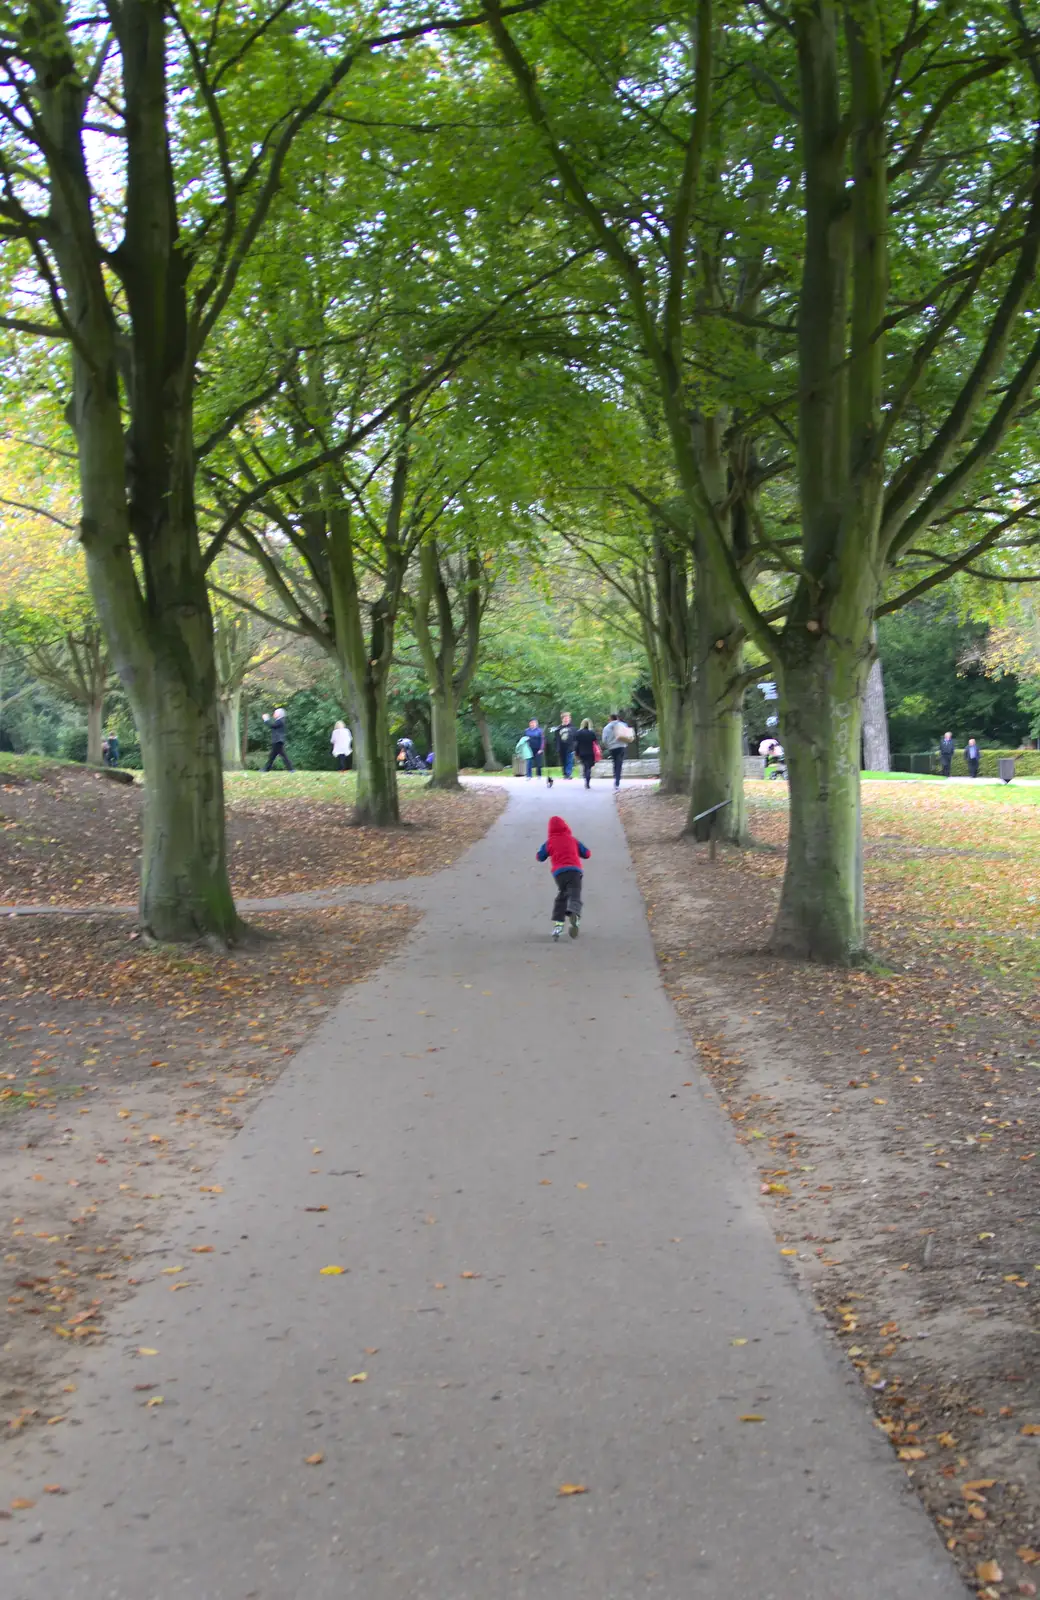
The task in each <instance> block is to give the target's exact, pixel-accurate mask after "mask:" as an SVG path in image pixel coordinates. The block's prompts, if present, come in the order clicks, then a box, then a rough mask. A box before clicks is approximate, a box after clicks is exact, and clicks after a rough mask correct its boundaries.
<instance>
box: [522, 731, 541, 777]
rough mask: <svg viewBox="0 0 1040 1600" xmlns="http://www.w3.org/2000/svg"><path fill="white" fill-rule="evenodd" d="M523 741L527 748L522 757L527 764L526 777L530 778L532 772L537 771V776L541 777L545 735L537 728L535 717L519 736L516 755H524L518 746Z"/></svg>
mask: <svg viewBox="0 0 1040 1600" xmlns="http://www.w3.org/2000/svg"><path fill="white" fill-rule="evenodd" d="M524 740H526V741H527V746H528V754H527V755H526V756H524V760H525V762H526V763H527V776H528V777H529V778H530V777H531V775H532V772H534V771H537V773H538V776H539V777H541V775H542V761H543V759H544V756H545V735H544V733H543V732H542V730H541V728H540V727H539V726H538V718H537V717H532V718H531V720H530V722H529V723H528V724H527V727H526V728H525V729H524V731H523V733H522V734H521V735H520V743H519V744H518V745H517V754H518V755H521V756H523V755H524V752H523V751H522V750H521V749H520V744H523V742H524Z"/></svg>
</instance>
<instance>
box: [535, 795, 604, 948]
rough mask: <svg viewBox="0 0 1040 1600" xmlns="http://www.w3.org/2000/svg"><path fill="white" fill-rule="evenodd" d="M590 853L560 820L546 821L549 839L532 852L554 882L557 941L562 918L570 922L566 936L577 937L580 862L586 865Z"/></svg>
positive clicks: (579, 914) (579, 910)
mask: <svg viewBox="0 0 1040 1600" xmlns="http://www.w3.org/2000/svg"><path fill="white" fill-rule="evenodd" d="M591 855H592V851H591V850H590V849H589V848H588V846H587V845H584V844H582V842H581V840H580V839H576V838H575V837H574V835H573V833H572V832H571V830H570V828H568V826H567V824H566V823H565V822H564V820H563V818H562V817H550V818H549V837H548V838H547V839H546V841H545V843H544V844H543V845H542V847H541V849H540V850H537V851H536V852H535V858H536V860H538V861H546V860H547V861H549V862H550V864H551V866H552V875H553V877H554V878H555V879H556V899H555V900H554V902H553V913H552V914H553V927H552V936H553V938H554V939H558V938H559V937H560V934H561V933H562V932H563V919H564V917H569V918H570V924H571V925H570V930H569V931H570V936H571V938H572V939H576V938H577V937H578V924H579V923H580V921H581V884H582V878H583V877H584V874H583V872H582V870H581V862H582V861H588V860H589V858H590V857H591Z"/></svg>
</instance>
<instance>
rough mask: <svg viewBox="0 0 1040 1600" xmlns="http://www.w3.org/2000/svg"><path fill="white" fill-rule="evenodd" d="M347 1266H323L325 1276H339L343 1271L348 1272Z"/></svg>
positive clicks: (322, 1271) (322, 1273)
mask: <svg viewBox="0 0 1040 1600" xmlns="http://www.w3.org/2000/svg"><path fill="white" fill-rule="evenodd" d="M346 1270H347V1269H346V1267H322V1269H321V1275H322V1277H323V1278H338V1277H339V1275H340V1273H341V1272H346Z"/></svg>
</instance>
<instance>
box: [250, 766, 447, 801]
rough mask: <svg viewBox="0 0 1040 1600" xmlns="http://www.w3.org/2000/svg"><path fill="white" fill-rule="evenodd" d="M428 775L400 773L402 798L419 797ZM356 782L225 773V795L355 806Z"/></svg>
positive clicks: (335, 776) (318, 775)
mask: <svg viewBox="0 0 1040 1600" xmlns="http://www.w3.org/2000/svg"><path fill="white" fill-rule="evenodd" d="M428 781H429V780H428V778H427V776H426V774H425V773H422V772H415V773H407V774H405V773H398V775H397V783H398V787H399V788H400V791H401V793H402V795H415V794H420V793H421V792H422V791H423V789H424V788H425V787H426V784H427V783H428ZM356 790H357V782H356V779H355V777H354V774H353V773H352V772H347V773H344V774H343V775H342V776H341V775H340V773H338V772H285V771H283V770H282V769H281V768H277V767H276V768H275V770H274V771H273V772H225V774H224V793H225V794H226V796H227V798H228V799H229V800H244V801H247V802H248V801H250V800H307V801H310V802H315V801H317V802H319V803H325V804H328V805H348V806H349V805H353V803H354V796H355V793H356Z"/></svg>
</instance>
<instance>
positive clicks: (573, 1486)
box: [556, 1483, 589, 1495]
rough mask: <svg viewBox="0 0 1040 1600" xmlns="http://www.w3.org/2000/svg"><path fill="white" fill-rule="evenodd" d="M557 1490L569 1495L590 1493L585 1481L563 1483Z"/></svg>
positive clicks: (558, 1492)
mask: <svg viewBox="0 0 1040 1600" xmlns="http://www.w3.org/2000/svg"><path fill="white" fill-rule="evenodd" d="M556 1492H557V1494H562V1495H568V1494H588V1492H589V1491H588V1490H587V1489H586V1487H585V1485H584V1484H583V1483H561V1484H560V1487H559V1489H557V1491H556Z"/></svg>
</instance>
